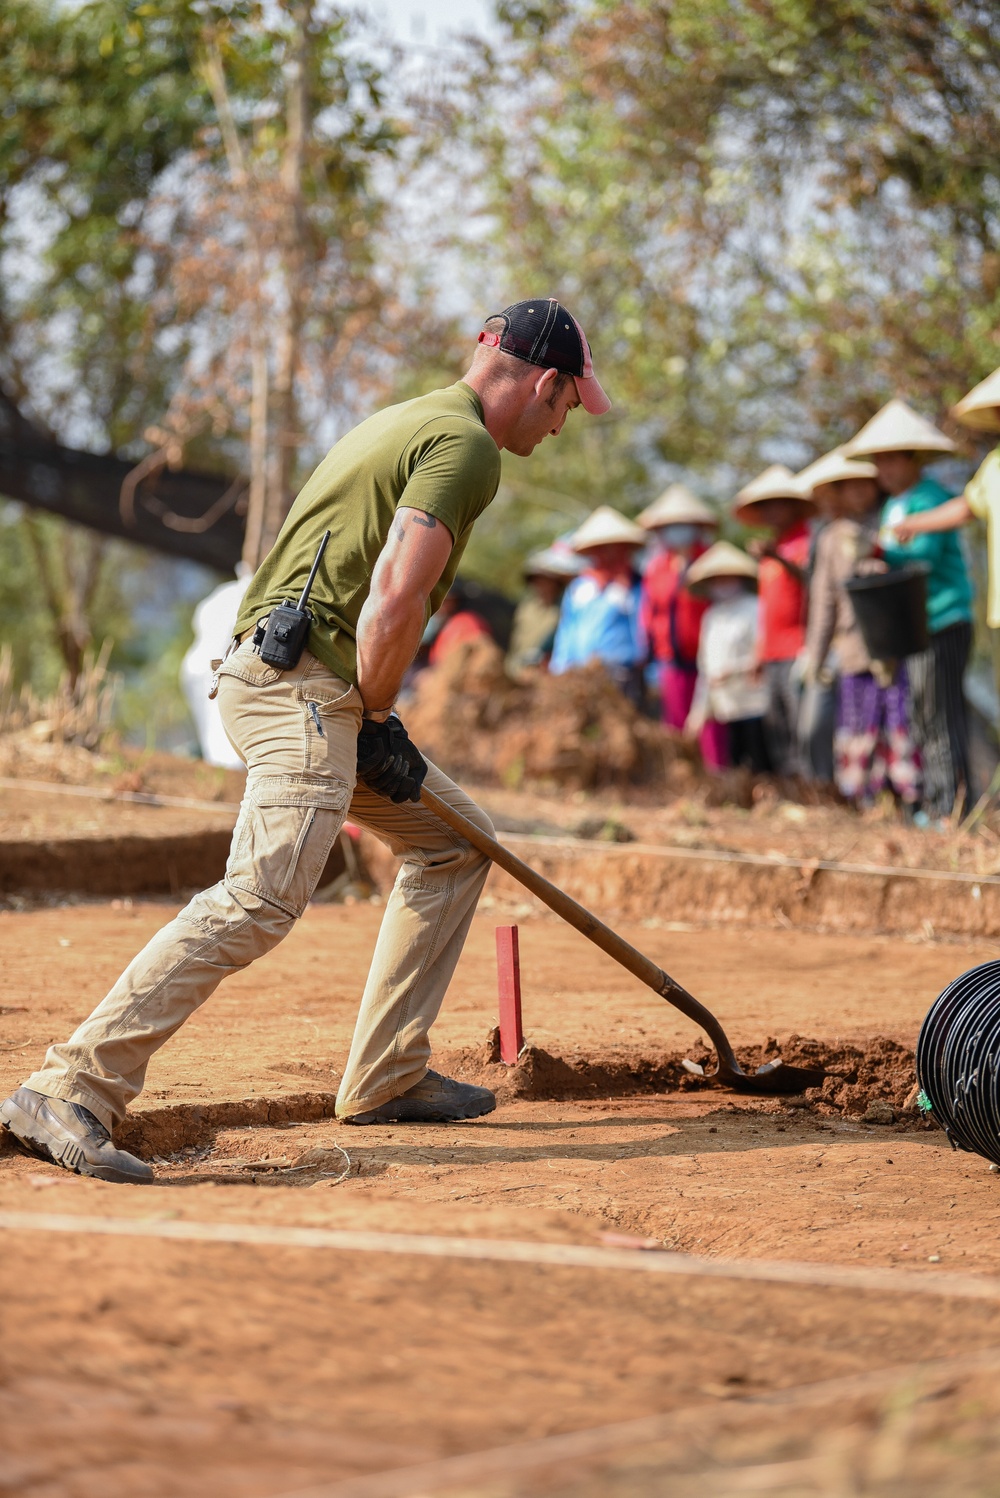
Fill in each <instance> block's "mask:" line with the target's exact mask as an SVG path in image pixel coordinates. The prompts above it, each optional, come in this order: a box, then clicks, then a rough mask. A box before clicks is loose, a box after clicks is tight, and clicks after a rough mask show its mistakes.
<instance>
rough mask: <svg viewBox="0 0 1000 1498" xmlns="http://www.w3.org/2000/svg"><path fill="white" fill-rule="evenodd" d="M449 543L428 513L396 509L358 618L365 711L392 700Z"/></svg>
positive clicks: (410, 657) (417, 637)
mask: <svg viewBox="0 0 1000 1498" xmlns="http://www.w3.org/2000/svg"><path fill="white" fill-rule="evenodd" d="M453 545H454V542H453V540H452V536H451V532H450V531H449V529H448V527H447V526H446V525H444V524H442V522H441V521H440V520H437V519H435V517H434V516H433V515H427V514H426V513H425V512H424V511H423V510H408V509H402V508H401V509H399V510H397V511H396V518H395V520H394V521H393V523H392V530H391V531H390V533H389V538H388V540H387V541H386V543H385V546H384V548H383V550H382V554H381V556H380V557H379V559H378V561H377V562H376V564H375V571H374V572H373V573H372V582H371V589H370V591H369V594H368V598H367V600H366V602H365V605H364V608H363V609H362V610H361V616H360V618H359V619H358V690H359V691H360V693H361V698H362V701H363V702H364V705H365V711H366V712H380V711H384V710H385V709H386V708H389V707H391V706H392V704H393V703H394V702H395V700H396V696H397V694H398V692H399V688H400V684H401V683H402V680H403V676H404V674H405V672H406V668H407V666H409V664H410V662H411V661H412V660H413V657H414V656H415V655H416V653H417V648H418V646H419V644H420V637H421V635H422V634H423V632H424V621H425V618H426V613H427V600H428V598H430V596H431V593H432V592H433V590H434V588H435V586H436V584H437V583H438V581H439V580H440V577H441V574H442V572H443V571H444V569H445V565H446V564H447V561H448V558H449V557H450V556H451V551H452V547H453Z"/></svg>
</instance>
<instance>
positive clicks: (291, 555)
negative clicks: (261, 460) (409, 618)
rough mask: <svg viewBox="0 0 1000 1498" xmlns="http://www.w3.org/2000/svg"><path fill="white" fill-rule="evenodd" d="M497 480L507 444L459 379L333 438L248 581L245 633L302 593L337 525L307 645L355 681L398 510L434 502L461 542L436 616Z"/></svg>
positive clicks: (431, 508) (313, 602)
mask: <svg viewBox="0 0 1000 1498" xmlns="http://www.w3.org/2000/svg"><path fill="white" fill-rule="evenodd" d="M499 483H500V450H499V448H498V447H497V445H496V443H495V442H494V441H493V438H492V437H491V436H490V434H489V432H488V431H487V430H486V427H485V426H484V424H483V408H482V405H481V404H480V400H479V397H478V395H477V394H476V392H475V391H474V390H473V389H472V388H471V386H469V385H466V384H464V383H463V382H462V381H459V382H458V384H456V385H451V386H449V387H448V389H447V390H435V391H433V392H432V393H431V394H430V395H421V396H418V397H417V399H416V400H411V401H406V402H404V403H403V404H402V405H399V406H389V408H388V409H387V410H385V411H379V412H378V413H377V415H375V416H369V418H368V420H367V421H363V422H362V423H361V425H360V426H357V427H355V428H354V430H353V431H351V432H348V434H347V436H346V437H342V438H341V440H340V441H339V442H338V443H337V445H336V446H335V447H333V448H331V450H330V451H329V452H328V453H327V455H326V457H325V458H324V459H323V461H322V463H321V464H320V465H319V467H318V468H317V469H316V471H315V473H314V474H313V476H312V478H311V479H309V481H308V483H307V484H306V486H305V488H304V489H303V490H302V492H301V493H300V494H299V496H298V498H297V499H296V500H295V503H294V504H293V505H292V508H291V509H290V510H289V512H288V516H287V518H286V520H285V523H284V525H283V526H282V527H281V530H280V532H279V533H278V539H277V540H276V541H275V543H274V546H273V548H272V549H271V551H270V552H269V553H268V555H267V556H266V557H265V558H264V561H263V562H262V563H261V565H260V567H259V568H258V569H257V572H256V573H255V575H254V578H253V580H252V582H251V584H250V587H249V589H248V590H247V593H246V596H245V598H244V600H243V606H242V608H241V609H240V613H239V617H238V619H237V621H236V631H235V632H236V634H238V635H242V634H245V633H246V631H247V630H249V629H252V628H253V627H254V625H255V624H256V622H257V620H258V619H259V618H260V617H261V616H262V615H263V614H266V613H267V612H268V610H269V609H271V608H273V607H274V605H275V604H278V603H281V601H282V599H285V598H288V599H292V600H293V601H296V600H297V599H298V596H299V594H300V593H301V591H302V588H303V586H304V585H305V581H306V578H307V577H308V576H309V569H310V567H311V566H312V563H313V558H314V557H315V555H316V550H317V548H318V546H319V543H320V541H321V539H322V536H323V532H324V531H326V530H329V531H330V532H331V535H330V541H329V544H328V546H327V548H326V553H325V555H324V557H323V561H322V563H321V564H320V569H319V571H318V573H317V574H316V581H315V582H314V584H313V589H312V593H311V594H310V597H309V607H310V609H311V610H312V612H313V615H314V618H315V623H314V624H313V627H312V629H311V630H310V632H309V640H308V648H309V649H310V650H311V651H312V653H313V655H315V656H317V657H318V659H319V660H321V661H322V662H323V663H324V665H326V666H329V668H330V670H331V671H333V672H334V673H335V674H336V675H337V676H339V677H341V678H342V679H343V680H344V681H349V682H351V683H352V684H353V685H355V686H356V685H357V646H356V636H357V627H358V617H359V615H360V613H361V610H362V607H363V606H364V602H365V599H366V598H367V597H368V590H369V587H370V585H371V577H372V571H373V569H374V567H375V563H376V562H377V561H378V558H379V554H380V553H381V551H382V548H383V546H384V545H385V542H386V539H387V537H388V535H389V529H390V527H391V525H392V522H393V518H394V517H395V514H396V510H397V509H398V508H404V509H410V510H424V511H426V513H427V514H428V515H433V516H434V517H435V518H436V519H437V520H440V521H441V522H442V524H444V525H446V526H447V527H448V529H449V531H450V532H451V534H452V537H453V539H454V542H455V544H454V547H453V549H452V552H451V555H450V556H449V558H448V562H447V565H446V567H445V569H444V572H443V573H442V575H441V579H440V581H439V582H438V584H437V587H436V588H435V589H434V591H433V593H432V594H431V598H430V601H429V607H428V611H427V615H428V618H429V617H430V615H431V614H432V613H434V611H435V610H436V609H437V608H439V607H440V605H441V602H442V600H443V599H444V596H445V594H446V593H447V592H448V589H449V588H450V587H451V585H452V582H453V581H454V578H455V573H456V571H457V570H458V564H459V562H460V561H461V558H462V553H463V552H464V550H465V547H466V544H467V543H468V539H469V534H470V532H471V530H472V526H473V523H474V521H475V520H476V519H477V518H478V517H479V516H480V515H481V514H482V512H483V510H485V508H486V506H487V505H488V504H489V503H490V501H491V500H492V499H493V497H494V495H495V494H496V492H497V486H498V485H499Z"/></svg>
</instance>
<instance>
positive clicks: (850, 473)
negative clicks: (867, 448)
mask: <svg viewBox="0 0 1000 1498" xmlns="http://www.w3.org/2000/svg"><path fill="white" fill-rule="evenodd" d="M795 477H796V479H797V480H798V482H799V483H800V484H801V485H802V488H803V489H804V490H805V492H806V493H807V494H810V495H811V494H812V492H813V490H814V489H818V488H819V486H820V485H821V484H839V483H842V482H843V480H844V479H873V478H877V477H878V470H877V469H876V467H875V464H874V463H866V462H864V461H863V460H862V459H859V458H846V457H845V456H844V449H843V448H842V447H835V448H834V449H833V451H832V452H828V453H824V454H823V456H822V457H821V458H817V459H816V460H815V461H814V462H812V463H810V464H809V466H808V467H807V468H803V469H802V470H801V472H799V473H797V474H796V475H795Z"/></svg>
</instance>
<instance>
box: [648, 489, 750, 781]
mask: <svg viewBox="0 0 1000 1498" xmlns="http://www.w3.org/2000/svg"><path fill="white" fill-rule="evenodd" d="M638 518H639V524H640V525H641V526H642V527H643V528H644V529H645V530H648V531H650V532H651V534H652V536H653V538H654V542H655V544H656V545H657V547H658V550H657V551H656V553H655V555H654V556H653V558H652V560H651V561H650V563H649V565H648V567H647V568H646V571H645V574H644V576H643V582H642V613H641V621H642V626H643V629H644V632H645V635H646V640H647V643H648V646H649V654H650V658H651V659H652V660H653V661H654V662H656V663H657V664H658V666H659V677H660V716H661V718H662V720H663V722H664V723H665V724H666V725H667V727H668V728H676V729H682V728H683V727H684V724H685V723H686V722H687V719H688V714H689V713H690V711H691V702H692V699H693V697H694V689H695V682H696V681H697V678H698V641H699V638H700V635H701V621H702V616H703V615H704V613H705V610H706V609H707V607H708V603H707V601H706V600H705V599H702V598H696V597H695V595H694V594H693V593H691V592H690V591H689V589H688V588H687V586H686V582H685V579H686V576H687V571H688V568H689V567H690V566H691V563H692V562H694V561H695V560H696V559H697V558H698V557H700V556H701V555H702V553H703V552H705V551H706V550H707V549H708V547H709V546H710V545H711V544H712V542H713V540H714V539H715V535H716V532H717V531H718V528H719V517H718V515H717V514H716V513H715V511H714V510H712V509H711V508H710V507H709V506H708V505H707V504H705V503H704V502H703V501H702V500H700V499H696V498H695V496H694V495H693V494H690V493H689V492H688V490H687V489H685V488H684V485H683V484H671V485H670V487H669V488H668V489H667V490H666V491H665V492H664V493H663V494H661V495H660V497H659V499H657V500H654V502H653V503H652V504H651V505H649V506H648V508H647V509H645V510H643V512H642V514H641V515H640V516H639V517H638ZM699 742H700V747H701V753H702V758H703V759H704V760H705V762H706V764H707V765H708V766H709V767H710V768H711V769H722V768H723V767H724V766H725V765H726V764H727V763H728V758H727V754H726V735H725V731H724V729H723V728H721V727H720V725H719V724H717V723H715V722H713V721H711V720H709V721H708V722H706V724H705V727H704V729H703V731H702V733H701V735H700V741H699Z"/></svg>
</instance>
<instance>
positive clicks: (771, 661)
mask: <svg viewBox="0 0 1000 1498" xmlns="http://www.w3.org/2000/svg"><path fill="white" fill-rule="evenodd" d="M814 513H815V506H814V505H813V502H812V500H811V498H810V497H809V495H808V494H806V493H804V492H803V489H802V485H801V484H800V483H799V481H798V479H797V478H796V476H795V475H794V474H793V473H792V472H791V471H790V470H789V469H788V468H786V467H785V466H784V465H783V464H781V463H775V464H773V465H772V466H771V467H770V468H767V469H765V471H764V472H763V473H762V474H760V475H759V476H758V477H757V478H755V479H754V480H753V482H752V483H750V484H747V486H746V488H744V489H741V490H740V492H739V494H737V496H736V499H735V501H734V503H733V516H734V518H735V519H736V520H738V521H739V522H740V523H741V524H742V525H749V526H754V527H758V526H759V527H761V528H762V529H764V530H767V531H769V532H770V536H769V537H768V538H767V539H766V540H763V541H756V542H754V541H751V543H750V546H749V548H748V549H749V550H750V552H751V554H752V555H753V556H756V557H757V559H758V561H759V562H760V574H759V582H758V596H759V599H760V647H759V654H760V663H761V665H762V666H763V668H764V675H765V678H766V680H767V686H768V696H769V706H768V710H767V714H766V717H765V719H764V729H765V733H766V735H767V744H768V752H769V754H770V757H771V763H772V764H773V766H774V769H775V771H776V772H777V774H779V775H802V774H803V773H804V766H803V763H802V759H801V755H800V752H799V734H798V716H799V698H800V695H801V681H800V678H799V676H798V667H797V662H798V659H799V657H800V655H801V654H802V651H803V649H804V648H805V643H806V616H807V612H808V605H809V583H808V568H809V549H810V542H811V536H810V530H809V525H808V521H809V520H810V519H811V518H812V516H813V514H814Z"/></svg>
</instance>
